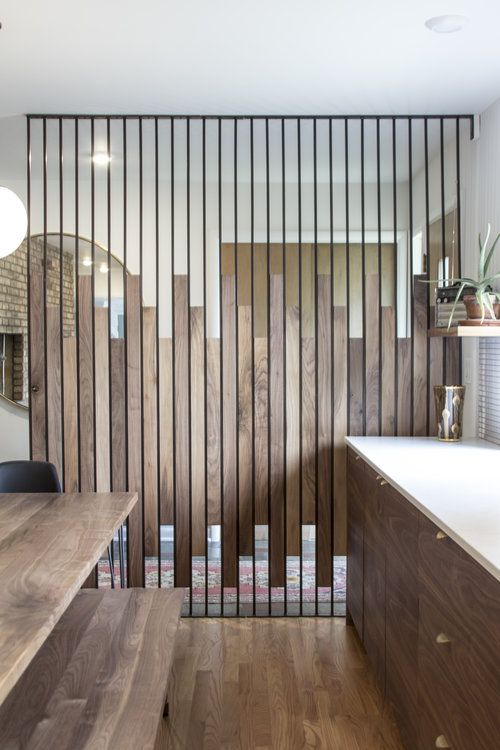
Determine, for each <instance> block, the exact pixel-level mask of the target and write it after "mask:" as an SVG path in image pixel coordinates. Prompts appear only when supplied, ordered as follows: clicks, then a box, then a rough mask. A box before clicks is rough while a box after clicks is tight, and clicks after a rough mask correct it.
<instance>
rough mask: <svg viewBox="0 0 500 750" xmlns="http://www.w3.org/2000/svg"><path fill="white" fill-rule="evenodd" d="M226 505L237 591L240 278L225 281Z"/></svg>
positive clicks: (225, 534)
mask: <svg viewBox="0 0 500 750" xmlns="http://www.w3.org/2000/svg"><path fill="white" fill-rule="evenodd" d="M221 305H222V337H223V338H222V340H223V342H224V343H223V351H222V398H223V403H224V408H223V423H222V459H223V467H222V481H223V485H222V503H223V513H224V523H223V528H222V540H223V545H224V560H223V568H224V571H223V575H224V579H223V580H224V586H225V587H228V588H235V587H236V585H237V582H236V577H237V576H236V572H237V571H236V567H237V560H236V536H237V528H236V522H237V517H236V504H237V502H238V494H237V487H236V461H237V456H236V453H237V451H236V440H237V438H238V436H237V430H236V414H237V403H236V400H237V399H236V377H237V362H236V320H235V308H236V278H235V276H229V275H227V276H223V277H222V299H221Z"/></svg>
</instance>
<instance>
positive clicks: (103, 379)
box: [94, 307, 111, 492]
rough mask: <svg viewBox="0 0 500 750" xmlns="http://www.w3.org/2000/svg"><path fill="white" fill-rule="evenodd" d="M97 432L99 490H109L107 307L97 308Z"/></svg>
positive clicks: (96, 458)
mask: <svg viewBox="0 0 500 750" xmlns="http://www.w3.org/2000/svg"><path fill="white" fill-rule="evenodd" d="M94 326H95V329H94V330H95V361H96V367H95V434H96V452H95V460H96V478H97V491H98V492H109V490H110V488H111V484H110V435H109V406H110V405H109V356H108V354H109V349H108V333H109V317H108V308H107V307H96V309H95V323H94Z"/></svg>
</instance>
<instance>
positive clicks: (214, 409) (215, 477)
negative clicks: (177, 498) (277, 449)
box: [207, 339, 221, 525]
mask: <svg viewBox="0 0 500 750" xmlns="http://www.w3.org/2000/svg"><path fill="white" fill-rule="evenodd" d="M220 446H221V428H220V339H207V505H208V508H207V511H208V524H209V525H217V524H220V522H221V484H220V477H221V470H220V460H221V453H220Z"/></svg>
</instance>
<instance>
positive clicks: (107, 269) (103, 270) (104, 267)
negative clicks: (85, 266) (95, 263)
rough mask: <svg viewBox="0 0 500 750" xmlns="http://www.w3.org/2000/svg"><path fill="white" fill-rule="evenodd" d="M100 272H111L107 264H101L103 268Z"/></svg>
mask: <svg viewBox="0 0 500 750" xmlns="http://www.w3.org/2000/svg"><path fill="white" fill-rule="evenodd" d="M99 271H100V272H101V273H107V272H108V271H109V268H108V267H107V265H106V263H101V266H100V268H99Z"/></svg>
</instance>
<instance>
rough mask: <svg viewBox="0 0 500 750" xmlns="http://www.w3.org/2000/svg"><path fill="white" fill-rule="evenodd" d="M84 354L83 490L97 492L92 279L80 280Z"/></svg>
mask: <svg viewBox="0 0 500 750" xmlns="http://www.w3.org/2000/svg"><path fill="white" fill-rule="evenodd" d="M78 290H79V291H78V305H79V312H78V320H79V326H78V329H79V330H78V333H79V351H80V372H79V373H78V376H79V379H80V478H81V484H80V491H81V492H93V491H94V489H95V488H94V372H93V335H92V318H93V314H94V310H93V300H92V277H91V276H80V277H79V278H78Z"/></svg>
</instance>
